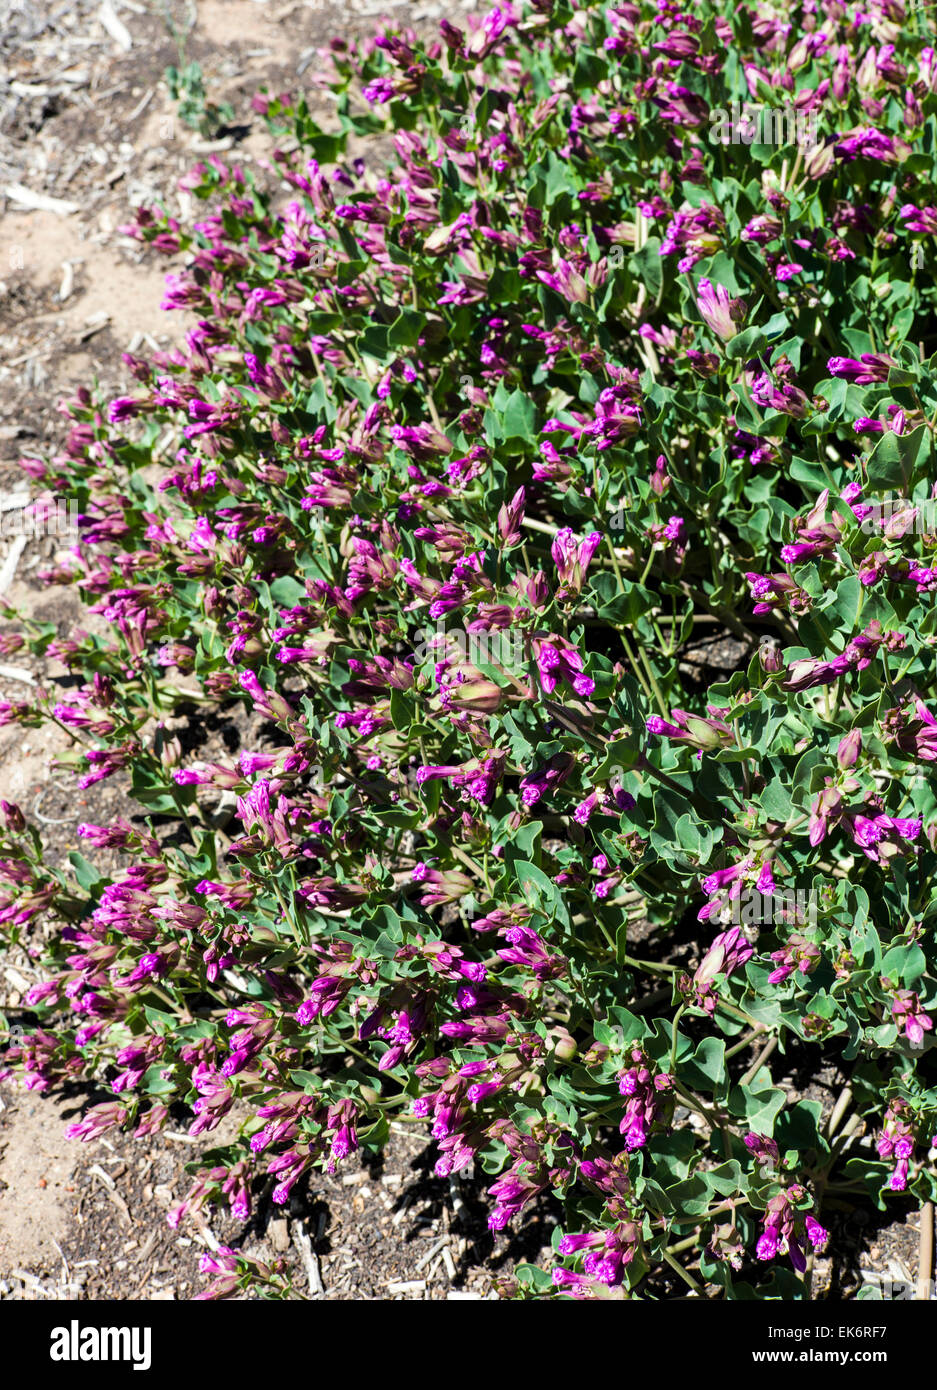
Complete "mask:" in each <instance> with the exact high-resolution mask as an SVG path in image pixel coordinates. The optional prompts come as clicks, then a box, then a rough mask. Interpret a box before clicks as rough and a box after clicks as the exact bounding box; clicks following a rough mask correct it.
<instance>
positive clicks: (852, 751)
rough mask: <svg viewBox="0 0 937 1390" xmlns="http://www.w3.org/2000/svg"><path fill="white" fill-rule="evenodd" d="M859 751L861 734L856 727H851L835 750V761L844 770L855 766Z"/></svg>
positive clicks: (860, 748)
mask: <svg viewBox="0 0 937 1390" xmlns="http://www.w3.org/2000/svg"><path fill="white" fill-rule="evenodd" d="M861 751H862V734H861V733H860V732H859V730H858V729H851V730H850V732H849V733H848V734H847V735H846V737H845V738H844V739H843V740H842V741H841V743H840V745H839V747H838V748H837V750H836V761H837V762H838V763H839V765H840V767H841V768H842V769H843V770H844V771H845V770H846V768H848V767H854V766H855V762H856V759H857V758H858V756H859V754H860V752H861Z"/></svg>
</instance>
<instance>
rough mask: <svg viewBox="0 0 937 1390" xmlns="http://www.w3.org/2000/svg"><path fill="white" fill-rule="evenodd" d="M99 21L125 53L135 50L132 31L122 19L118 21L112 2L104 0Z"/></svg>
mask: <svg viewBox="0 0 937 1390" xmlns="http://www.w3.org/2000/svg"><path fill="white" fill-rule="evenodd" d="M98 19H99V20H100V22H101V23H102V24H103V25H104V28H105V29H106V30H107V32H108V33H109V34H110V36H111V38H112V39H113V40H114V42H115V43H117V44H119V45H120V47H121V48H122V49H123V50H124V52H125V53H129V52H130V50H131V48H133V39H132V38H131V37H130V30H129V29H128V28H127V26H126V24H125V23H124V22H123V20H122V19H118V17H117V15H116V14H115V12H114V7H113V5H112V4H111V0H104V4H103V5H102V6H101V8H100V9H99V10H98Z"/></svg>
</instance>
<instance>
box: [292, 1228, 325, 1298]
mask: <svg viewBox="0 0 937 1390" xmlns="http://www.w3.org/2000/svg"><path fill="white" fill-rule="evenodd" d="M293 1243H294V1245H295V1246H296V1249H297V1250H298V1251H299V1257H300V1259H301V1260H302V1262H303V1268H304V1269H305V1271H306V1282H307V1283H308V1285H309V1296H310V1298H321V1297H322V1295H323V1294H324V1293H325V1289H324V1288H323V1287H322V1274H321V1272H320V1270H319V1257H318V1255H316V1253H315V1251H314V1250H313V1248H312V1241H311V1240H310V1239H309V1237H308V1235H307V1234H306V1232H305V1231H302V1230H300V1228H299V1227H298V1226H294V1227H293Z"/></svg>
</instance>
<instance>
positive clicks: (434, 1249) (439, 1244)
mask: <svg viewBox="0 0 937 1390" xmlns="http://www.w3.org/2000/svg"><path fill="white" fill-rule="evenodd" d="M448 1240H449V1237H448V1236H442V1237H440V1239H439V1240H437V1241H436V1242H435V1243H434V1244H433V1245H431V1246H430V1248H429V1249H428V1250H427V1252H426V1254H425V1255H424V1256H423V1258H422V1259H421V1260H419V1261H418V1262H417V1264H416V1272H417V1274H419V1272H420V1270H421V1269H424V1268H425V1267H426V1266H427V1265H428V1264H429V1262H430V1260H432V1259H434V1258H435V1256H436V1255H438V1254H439V1252H440V1250H441V1249H442V1248H443V1246H444V1245H446V1244H447V1242H448Z"/></svg>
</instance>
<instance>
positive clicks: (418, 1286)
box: [386, 1279, 426, 1294]
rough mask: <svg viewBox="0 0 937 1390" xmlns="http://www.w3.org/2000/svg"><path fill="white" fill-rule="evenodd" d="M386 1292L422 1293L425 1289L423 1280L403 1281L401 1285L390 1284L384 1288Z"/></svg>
mask: <svg viewBox="0 0 937 1390" xmlns="http://www.w3.org/2000/svg"><path fill="white" fill-rule="evenodd" d="M386 1288H387V1292H388V1293H390V1294H395V1293H423V1292H424V1291H425V1289H426V1280H425V1279H405V1280H404V1281H403V1282H402V1283H396V1282H395V1283H392V1284H388V1285H387V1286H386Z"/></svg>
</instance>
